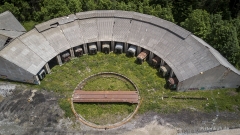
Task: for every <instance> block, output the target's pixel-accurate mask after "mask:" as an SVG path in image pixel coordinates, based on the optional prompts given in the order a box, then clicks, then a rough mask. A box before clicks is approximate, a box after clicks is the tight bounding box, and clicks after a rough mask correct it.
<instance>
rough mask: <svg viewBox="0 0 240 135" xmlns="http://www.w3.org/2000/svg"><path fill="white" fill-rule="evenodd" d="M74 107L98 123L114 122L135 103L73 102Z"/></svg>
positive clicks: (83, 115) (122, 117) (124, 116)
mask: <svg viewBox="0 0 240 135" xmlns="http://www.w3.org/2000/svg"><path fill="white" fill-rule="evenodd" d="M74 108H75V110H76V112H77V113H79V114H81V116H82V117H84V118H85V119H86V120H88V121H90V122H92V123H95V124H99V125H106V124H114V123H117V122H119V121H121V120H123V119H124V118H126V117H127V116H128V115H129V114H130V113H132V112H133V111H134V110H135V108H136V105H134V104H126V103H96V104H95V103H75V104H74Z"/></svg>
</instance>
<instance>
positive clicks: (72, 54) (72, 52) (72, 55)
mask: <svg viewBox="0 0 240 135" xmlns="http://www.w3.org/2000/svg"><path fill="white" fill-rule="evenodd" d="M69 50H70V54H71V57H75V55H74V51H73V48H70V49H69Z"/></svg>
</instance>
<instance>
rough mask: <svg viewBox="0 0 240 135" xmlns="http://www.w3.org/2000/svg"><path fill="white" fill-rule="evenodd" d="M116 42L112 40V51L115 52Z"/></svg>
mask: <svg viewBox="0 0 240 135" xmlns="http://www.w3.org/2000/svg"><path fill="white" fill-rule="evenodd" d="M114 47H115V42H114V41H111V51H112V52H114V50H115V48H114Z"/></svg>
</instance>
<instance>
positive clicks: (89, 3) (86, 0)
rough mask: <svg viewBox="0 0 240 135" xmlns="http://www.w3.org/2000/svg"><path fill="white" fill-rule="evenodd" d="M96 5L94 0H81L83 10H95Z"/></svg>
mask: <svg viewBox="0 0 240 135" xmlns="http://www.w3.org/2000/svg"><path fill="white" fill-rule="evenodd" d="M97 6H98V5H97V3H96V2H95V1H94V0H83V11H90V10H96V9H97Z"/></svg>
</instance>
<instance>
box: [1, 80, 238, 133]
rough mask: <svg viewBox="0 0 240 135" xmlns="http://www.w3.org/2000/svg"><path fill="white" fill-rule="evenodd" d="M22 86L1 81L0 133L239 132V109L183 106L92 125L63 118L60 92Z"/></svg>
mask: <svg viewBox="0 0 240 135" xmlns="http://www.w3.org/2000/svg"><path fill="white" fill-rule="evenodd" d="M24 89H25V88H23V87H21V88H19V87H17V86H15V85H12V84H6V83H4V84H3V83H1V82H0V135H6V134H13V135H14V134H17V135H28V134H29V135H30V134H40V135H41V134H42V135H48V134H64V135H65V134H67V135H68V134H69V135H73V134H74V135H78V134H79V135H92V134H98V135H101V134H102V135H112V134H114V135H115V134H119V135H165V134H168V135H175V134H179V135H185V134H194V135H195V134H199V135H205V134H210V135H216V134H217V135H221V134H224V135H225V134H233V135H235V134H236V135H237V134H240V129H239V128H240V113H239V112H219V113H218V115H217V114H216V113H202V112H197V111H192V110H182V111H180V112H178V113H176V114H158V113H155V112H148V113H145V114H142V115H139V114H138V115H136V116H134V118H133V119H132V120H131V121H130V122H128V123H126V124H125V125H123V126H121V127H119V128H116V129H108V130H102V129H93V128H91V127H88V126H86V125H83V124H82V123H80V122H79V121H75V119H74V118H72V119H69V118H64V112H63V111H62V110H61V108H60V107H59V105H58V102H57V99H58V98H61V97H60V96H59V95H56V94H55V93H52V92H47V91H44V90H42V91H35V90H28V89H25V90H24ZM29 99H30V101H28V100H29ZM230 129H231V130H230ZM219 130H220V131H219ZM213 131H215V132H213Z"/></svg>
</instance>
